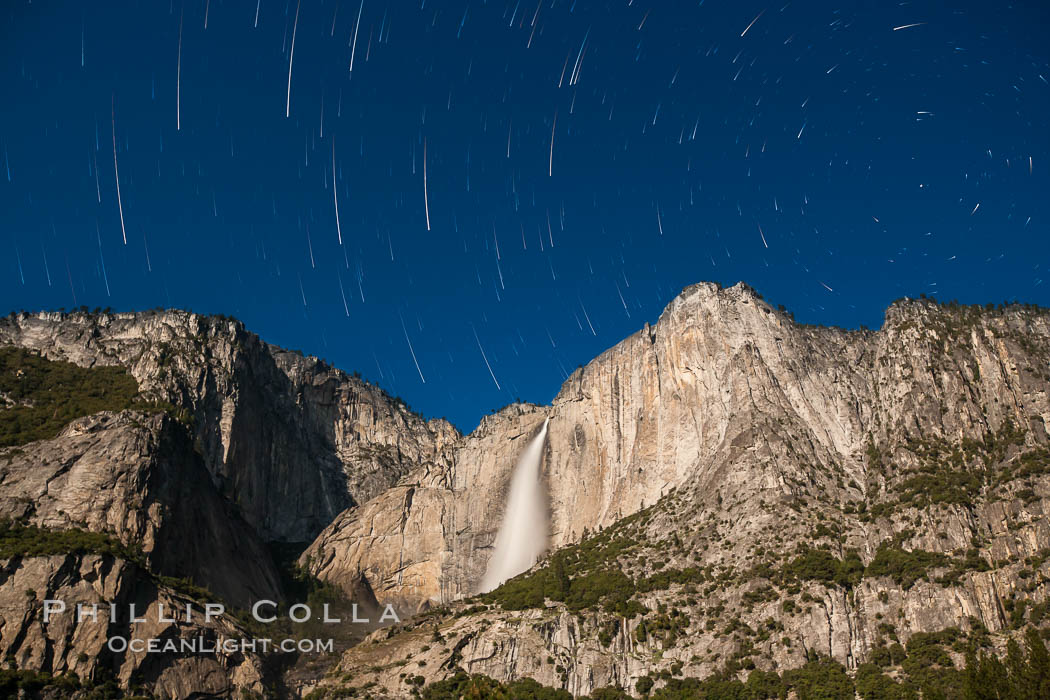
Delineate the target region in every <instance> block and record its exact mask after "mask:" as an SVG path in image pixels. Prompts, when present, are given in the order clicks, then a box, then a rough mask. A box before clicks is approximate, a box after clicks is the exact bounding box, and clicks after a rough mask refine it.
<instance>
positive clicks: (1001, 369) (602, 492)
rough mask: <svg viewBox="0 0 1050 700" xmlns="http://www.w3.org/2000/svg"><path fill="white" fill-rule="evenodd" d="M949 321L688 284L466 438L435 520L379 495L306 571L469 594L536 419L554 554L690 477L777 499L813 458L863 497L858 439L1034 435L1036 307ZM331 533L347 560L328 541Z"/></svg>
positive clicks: (1038, 386)
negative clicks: (850, 325) (837, 323)
mask: <svg viewBox="0 0 1050 700" xmlns="http://www.w3.org/2000/svg"><path fill="white" fill-rule="evenodd" d="M962 313H963V312H960V314H962ZM965 314H969V315H968V316H967V317H966V318H964V319H959V318H955V316H956V315H953V314H952V313H950V312H948V311H946V310H943V309H941V308H939V307H937V306H936V305H935V304H933V303H932V302H908V301H905V302H900V303H898V304H897V305H895V306H893V307H891V308H890V309H889V310H888V311H887V315H886V324H885V327H884V328H883V329H882V330H881V331H879V332H869V331H852V332H850V331H843V330H840V329H836V328H823V327H821V328H815V327H804V326H800V325H797V324H795V323H794V322H793V321H792V320H791V319H790V318H789V317H788V316H787V315H786V314H785V313H783V312H781V311H778V310H776V309H774V308H773V307H771V306H770V305H769V304H767V303H766V302H765V301H763V300H762V299H761V298H759V296H758V295H757V294H756V293H755V292H754V291H753V290H752V289H751V288H749V287H747V286H746V285H743V284H740V285H737V286H735V287H732V288H728V289H723V288H721V287H719V286H717V285H714V284H698V285H694V286H692V287H689V288H687V289H686V290H685V291H683V293H682V294H681V295H679V296H678V297H677V298H676V299H675V300H674V301H672V302H671V304H670V305H669V306H668V307H667V308H666V309H665V310H664V312H663V314H661V316H660V319H659V320H658V321H657V323H656V324H655V325H653V326H651V327H650V326H646V327H645V328H644V329H643V330H641V331H639V332H638V333H635V334H634V335H632V336H631V337H629V338H627V339H626V340H624V341H623V342H621V343H619V344H617V345H616V346H615V347H613V348H611V349H610V350H608V351H606V352H604V353H602V354H601V355H600V356H598V357H597V358H595V359H594V360H593V361H592V362H590V363H588V364H587V365H586V366H585V367H583V368H582V369H579V370H577V371H576V372H574V373H573V375H572V376H571V377H570V378H569V379H568V381H566V382H565V384H564V386H563V387H562V389H561V391H560V392H559V394H558V395H557V397H556V398H555V399H554V402H553V405H552V406H551V407H550V408H541V407H532V406H514V407H510V408H509V409H506V410H504V411H502V412H500V413H498V414H496V415H494V416H490V417H488V418H486V419H485V420H484V421H483V422H482V424H481V425H480V426H479V427H478V429H477V430H476V431H475V432H474V433H472V434H470V435H468V436H465V437H464V438H463V439H462V440H461V441H460V442H459V443H458V445H457V447H456V449H455V454H454V458H453V464H454V467H453V468H452V469H451V472H450V473H449V474H447V475H445V476H444V477H443V479H442V480H440V482H439V483H437V484H436V489H437V491H433V492H431V493H430V498H432V499H436V500H438V501H440V502H441V511H442V512H443V513H444V519H439V518H436V517H435V516H434V515H433V514H432V513H431V512H430V511H429V510H427V511H426V512H425V511H424V510H423V509H421V510H418V511H413V509H412V508H411V507H406V506H405V505H404V504H405V499H404V498H402V497H401V494H399V493H398V494H394V493H388V494H384V495H383V496H380V497H379V499H377V500H376V501H375V502H373V503H371V504H370V506H369V507H368V508H367V509H362V510H360V511H354V510H351V511H350V512H348V513H344V514H343V515H342V516H341V517H340V518H339V519H337V520H336V521H335V522H334V523H333V524H332V525H331V526H330V527H329V528H328V529H327V530H326V531H325V532H324V533H322V535H321V536H320V537H319V538H318V539H317V540H316V541H315V543H314V545H313V546H312V548H311V550H310V551H309V552H308V555H309V556H310V557H311V566H312V567H313V570H314V571H315V572H316V573H318V574H319V575H321V576H322V577H332V578H333V580H336V579H338V578H339V577H340V576H341V575H342V574H341V573H339V572H341V571H354V572H355V573H356V572H365V573H366V575H368V574H370V575H375V576H377V577H379V578H380V579H383V580H388V581H389V580H392V579H390V576H391V574H392V571H393V570H394V568H396V567H394V568H392V562H398V565H400V564H401V563H403V562H405V561H406V560H409V561H415V562H416V563H414V564H413V566H420V567H425V568H427V570H428V571H430V572H434V571H439V570H440V572H441V573H440V575H436V579H435V578H434V576H435V574H433V573H431V574H429V575H428V583H427V585H425V586H424V587H415V588H414V589H413V591H411V592H409V591H402V590H401V588H400V587H399V585H400V584H394V585H393V588H389V589H385V588H384V587H380V588H379V590H377V594H378V595H379V597H380V599H382V597H383V591H384V590H389V591H390V592H391V594H393V595H395V596H396V597H405V596H407V597H409V598H414V599H415V600H417V601H418V602H421V599H422V600H429V601H430V602H434V603H437V602H446V601H449V600H453V599H455V598H456V597H457V596H461V595H466V594H470V593H472V592H474V591H475V590H476V586H477V584H478V581H479V580H480V575H481V573H482V572H483V571H484V561H485V559H486V558H487V557H486V555H487V553H488V552H489V551H490V550H489V548H490V547H491V544H492V540H493V538H494V536H495V532H496V530H497V529H498V526H499V520H498V518H499V514H500V513H501V506H502V503H503V502H504V501H505V496H506V494H505V489H506V485H507V482H508V480H509V473H510V469H511V468H512V467H513V465H514V463H515V460H516V458H517V455H518V453H519V452H520V450H521V449H522V448H523V446H524V444H525V442H527V440H522V439H521V438H522V437H523V436H527V435H528V434H530V433H531V432H532V431H535V430H536V429H537V426H538V425H539V424H540V423H542V421H543V419H544V418H546V417H547V416H548V415H549V416H550V419H551V422H550V427H549V433H548V447H547V451H546V459H545V466H544V475H545V479H546V481H547V488H548V491H549V494H550V499H551V503H550V512H551V519H552V536H551V547H552V548H557V547H560V546H563V545H565V544H569V543H572V542H576V541H578V540H579V539H580V537H581V536H582V535H583V534H584V532H585V531H590V532H593V531H595V529H599V528H603V527H607V526H609V525H611V524H612V523H614V522H615V521H617V520H618V519H620V518H622V517H624V516H627V515H630V514H632V513H635V512H637V511H638V510H640V509H641V508H643V507H645V506H647V505H652V504H653V503H655V502H656V501H657V500H658V499H660V498H661V497H662V496H663V495H665V494H667V493H668V492H669V491H670V490H672V489H675V488H678V487H681V486H683V485H685V484H687V483H690V482H699V483H701V484H703V485H704V486H705V488H712V489H714V488H719V489H721V490H723V491H726V492H729V491H732V492H737V491H740V492H747V491H751V490H753V489H756V488H773V489H776V488H781V489H783V490H785V491H786V492H789V493H790V492H791V491H792V490H794V489H797V488H799V486H800V482H803V481H807V480H810V479H812V478H816V479H820V480H827V479H826V478H825V477H823V476H822V475H820V474H818V475H817V476H816V477H814V476H813V475H812V474H811V473H810V472H809V470H807V469H806V468H805V467H808V466H810V465H819V466H821V467H822V468H824V469H834V470H836V472H838V473H840V474H841V477H839V478H840V479H845V481H846V482H847V483H850V482H852V483H853V484H854V490H853V491H852V495H853V496H855V497H859V496H862V495H863V485H864V484H866V481H867V478H868V473H867V468H866V466H865V464H864V455H865V447H866V445H867V444H868V443H869V442H873V443H876V444H883V443H887V444H896V443H899V442H900V441H902V440H903V439H905V438H908V437H910V438H914V439H931V438H939V439H946V440H950V441H953V442H955V441H958V440H961V439H962V438H964V437H968V436H969V437H974V436H978V437H979V436H982V435H984V434H985V432H986V431H989V430H993V431H994V430H997V429H999V428H1000V427H1001V426H1002V425H1003V424H1004V421H1006V420H1009V421H1011V422H1012V423H1013V424H1014V425H1019V426H1023V427H1025V428H1031V429H1032V431H1033V433H1032V435H1033V436H1034V437H1033V439H1040V438H1039V436H1042V435H1045V431H1044V428H1043V426H1044V423H1045V420H1046V419H1047V417H1048V416H1050V402H1048V397H1047V392H1046V381H1045V376H1044V375H1045V364H1044V365H1043V366H1041V367H1040V369H1039V370H1038V372H1033V371H1025V370H1024V368H1025V367H1033V365H1038V363H1039V358H1036V357H1032V356H1031V352H1030V349H1029V348H1028V347H1026V344H1034V345H1032V347H1038V348H1040V349H1041V351H1043V352H1045V349H1046V343H1047V341H1048V337H1050V325H1048V319H1047V316H1046V315H1045V314H1029V313H1027V312H1024V311H1021V310H1016V311H1010V312H1007V313H1005V314H998V315H997V314H987V315H986V316H985V315H981V314H979V313H977V312H974V311H967V312H965ZM965 314H964V315H965ZM976 378H979V379H976ZM784 449H786V450H788V453H787V454H786V455H778V454H777V453H778V452H780V451H781V450H784ZM413 479H416V480H417V481H418V478H417V477H414V476H410V477H408V480H409V481H412V480H413ZM844 493H850V492H849V490H848V489H847V490H846V491H845V492H844ZM741 498H742V496H741ZM424 502H425V503H429V502H430V500H429V499H428V500H426V501H417V503H421V504H422V503H424ZM395 512H396V513H397V516H396V518H392V520H393V521H396V527H395V528H394V530H396V531H397V532H402V531H409V532H415V533H419V534H420V536H422V537H424V538H425V539H427V542H428V544H427V546H425V547H423V548H421V549H419V550H414V549H412V548H404V547H402V546H401V543H400V540H399V539H398V538H397V537H393V538H391V537H387V536H376V535H375V534H374V533H372V523H373V522H375V520H376V519H377V518H380V519H381V518H383V517H384V515H383V514H387V515H389V514H392V513H395ZM347 541H352V542H354V543H355V553H354V554H348V553H347V552H345V551H342V550H341V549H340V547H339V546H334V544H335V543H336V542H347ZM439 542H443V543H444V544H443V545H442V546H440V547H439V546H438V543H439ZM391 546H396V548H397V554H396V556H392V555H391V550H390V549H389V548H390V547H391ZM336 550H340V551H336ZM420 559H422V560H423V561H425V562H426V563H425V564H422V563H420V562H419V561H418V560H420Z"/></svg>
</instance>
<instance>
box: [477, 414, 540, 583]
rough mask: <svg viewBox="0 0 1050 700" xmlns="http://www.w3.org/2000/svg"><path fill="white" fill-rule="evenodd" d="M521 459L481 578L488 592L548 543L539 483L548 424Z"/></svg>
mask: <svg viewBox="0 0 1050 700" xmlns="http://www.w3.org/2000/svg"><path fill="white" fill-rule="evenodd" d="M548 422H550V419H549V418H548V419H547V420H545V421H543V428H541V429H540V432H539V434H538V435H537V436H536V437H534V438H532V441H531V442H529V444H528V445H526V446H525V451H524V452H522V454H521V457H519V458H518V463H517V465H515V467H514V474H513V475H512V476H511V480H510V496H509V497H508V498H507V510H506V512H505V513H504V514H503V522H502V524H500V528H499V533H498V534H497V535H496V545H495V550H494V551H493V553H492V557H491V558H490V559H489V564H488V567H487V568H486V569H485V576H484V578H482V579H481V591H480V592H481V593H487V592H489V591H491V590H492V589H494V588H496V587H497V586H499V585H500V584H501V583H503V582H504V581H506V580H507V579H509V578H512V577H514V576H517V575H518V574H520V573H521V572H523V571H526V570H527V569H529V568H531V567H532V565H533V564H535V563H536V560H537V559H538V558H539V556H540V554H541V553H542V552H543V550H544V548H545V547H546V545H547V513H546V509H545V504H544V499H543V489H542V486H541V483H540V460H541V458H542V457H543V443H544V441H545V440H546V438H547V423H548Z"/></svg>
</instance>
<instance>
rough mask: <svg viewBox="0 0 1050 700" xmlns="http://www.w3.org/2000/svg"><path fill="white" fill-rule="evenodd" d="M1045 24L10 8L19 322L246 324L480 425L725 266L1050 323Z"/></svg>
mask: <svg viewBox="0 0 1050 700" xmlns="http://www.w3.org/2000/svg"><path fill="white" fill-rule="evenodd" d="M1048 20H1050V9H1048V7H1047V5H1046V4H1045V3H1040V2H1034V1H1033V2H1028V3H1013V4H1005V5H1003V4H998V3H995V4H989V3H978V2H964V3H946V4H942V3H905V2H901V3H842V2H810V3H803V2H797V1H795V2H786V3H781V4H768V3H767V2H765V1H764V0H763V1H762V2H757V3H750V2H741V3H730V2H715V1H714V0H702V1H700V2H655V0H616V1H614V2H591V1H584V0H507V1H506V2H491V1H490V2H485V1H482V0H458V1H453V2H435V1H434V0H424V1H422V2H380V1H379V0H325V1H323V2H322V1H317V0H279V1H275V0H256V2H251V1H250V0H246V1H245V2H235V1H233V0H225V1H219V0H216V1H215V2H210V0H192V1H186V2H181V1H179V0H171V1H169V2H166V3H131V2H112V3H87V2H84V3H63V2H33V3H29V2H25V1H23V0H18V1H16V2H10V3H5V5H4V8H3V9H2V10H0V39H2V42H0V52H2V57H3V59H2V73H0V76H2V77H0V100H2V103H3V109H2V110H0V144H2V150H3V160H4V171H3V173H4V175H3V177H0V211H2V212H3V216H2V219H0V221H2V227H0V312H5V313H6V312H7V311H11V310H22V309H25V310H30V311H36V310H41V309H59V308H64V309H67V310H71V309H74V308H77V307H79V306H81V305H85V306H87V307H88V308H95V307H103V308H104V307H111V308H112V309H114V310H117V311H124V310H132V309H139V310H141V309H149V308H155V307H165V308H169V307H174V308H186V309H192V310H194V311H198V312H202V313H224V314H229V315H234V316H237V317H238V318H240V319H241V320H243V321H244V322H245V324H246V325H247V326H248V328H249V329H250V330H253V331H255V332H257V333H259V334H260V335H261V336H262V337H263V339H265V340H267V341H269V342H272V343H276V344H278V345H282V346H285V347H289V348H293V349H300V350H302V351H303V352H306V353H309V354H315V355H318V356H320V357H323V358H326V359H327V360H328V361H329V362H331V363H332V364H334V365H336V366H338V367H341V368H343V369H346V370H348V371H354V370H357V371H359V372H360V373H361V374H362V375H363V376H364V377H365V378H367V379H370V380H372V381H374V382H376V383H378V384H379V385H380V386H382V387H384V388H385V389H387V390H388V391H390V392H391V393H393V394H395V395H399V396H401V397H402V398H404V399H405V400H406V401H407V402H408V403H409V404H410V405H411V406H412V407H413V408H415V409H417V410H419V411H421V412H422V413H424V414H425V415H428V416H447V417H448V418H449V419H451V420H452V421H453V422H455V423H456V424H457V425H458V426H459V427H460V428H461V429H464V430H470V429H472V428H473V427H474V426H475V425H476V424H477V422H478V420H479V419H480V417H481V416H483V415H484V414H485V413H487V412H488V411H490V410H492V409H494V408H498V407H500V406H503V405H505V404H507V403H510V402H512V401H514V400H516V399H518V398H520V399H523V400H531V401H537V402H547V401H549V400H550V399H551V398H552V397H553V396H554V394H555V393H556V392H557V390H558V388H559V386H560V385H561V383H562V382H563V381H564V380H565V379H566V378H567V377H568V375H569V374H570V373H571V371H572V370H573V368H575V367H576V366H578V365H580V364H583V363H586V362H587V361H589V360H590V359H591V358H593V357H594V356H595V355H597V354H598V353H600V352H601V351H603V350H605V349H607V348H608V347H610V346H612V345H614V344H615V343H616V342H618V341H619V340H621V339H622V338H624V337H626V336H627V335H629V334H631V333H633V332H635V331H637V330H638V329H639V328H640V327H641V325H642V324H643V323H645V322H646V321H648V322H650V323H651V322H653V321H655V320H656V318H657V317H658V315H659V313H660V311H661V310H662V309H663V307H664V306H665V305H666V304H667V303H668V302H669V301H670V300H671V299H672V298H673V297H674V296H675V295H676V294H677V293H678V292H679V291H680V290H681V289H682V287H684V286H686V285H688V284H692V283H695V282H699V281H703V280H712V281H717V282H720V283H723V284H727V285H728V284H734V283H736V282H737V281H740V280H743V281H745V282H747V283H749V284H751V285H752V286H754V287H755V288H756V289H758V291H759V292H761V293H762V294H763V295H764V296H765V297H766V298H767V299H769V300H770V301H771V302H773V303H779V304H783V305H785V306H786V307H787V308H788V309H790V310H791V311H792V312H793V313H794V314H795V317H796V318H797V319H798V320H799V321H803V322H808V323H819V324H834V325H841V326H845V327H851V328H856V327H858V326H860V325H866V326H868V327H878V326H879V325H880V324H881V321H882V312H883V310H884V308H885V307H886V306H887V305H888V304H889V303H890V302H891V301H892V300H893V299H895V298H898V297H901V296H919V295H920V294H926V295H928V296H933V297H936V298H939V299H942V300H949V299H958V300H960V301H962V302H967V303H986V302H1001V301H1004V300H1014V299H1017V300H1020V301H1026V302H1036V303H1042V304H1044V305H1045V304H1050V290H1048V286H1047V284H1045V283H1044V280H1045V277H1046V265H1047V263H1048V261H1050V258H1048V254H1050V242H1048V240H1047V233H1048V229H1047V221H1048V216H1050V211H1048V208H1050V203H1048V198H1047V192H1048V191H1050V178H1048V176H1047V173H1048V172H1050V169H1048V168H1047V163H1048V161H1050V129H1048V128H1047V124H1046V121H1047V117H1046V115H1047V114H1048V113H1050V82H1048V80H1050V51H1048V50H1047V48H1046V42H1045V36H1044V34H1045V29H1044V27H1045V26H1047V22H1048ZM107 126H108V127H110V128H109V129H106V127H107ZM110 148H112V149H113V158H112V159H110V158H109V153H107V152H106V151H107V150H108V149H110ZM519 242H520V245H519Z"/></svg>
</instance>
